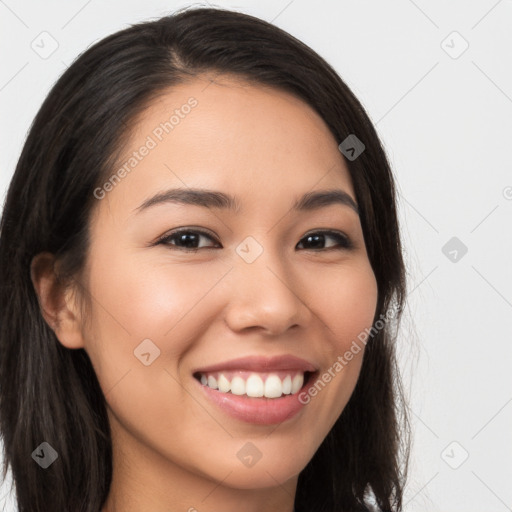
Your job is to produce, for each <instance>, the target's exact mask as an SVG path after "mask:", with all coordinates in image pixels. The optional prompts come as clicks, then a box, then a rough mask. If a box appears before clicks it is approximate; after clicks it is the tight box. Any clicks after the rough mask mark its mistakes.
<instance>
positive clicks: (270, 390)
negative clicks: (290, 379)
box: [265, 375, 283, 398]
mask: <svg viewBox="0 0 512 512" xmlns="http://www.w3.org/2000/svg"><path fill="white" fill-rule="evenodd" d="M282 394H283V385H282V383H281V379H280V378H279V377H278V376H277V375H269V376H268V377H267V380H266V381H265V396H266V397H267V398H277V397H280V396H281V395H282Z"/></svg>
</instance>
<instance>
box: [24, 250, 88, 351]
mask: <svg viewBox="0 0 512 512" xmlns="http://www.w3.org/2000/svg"><path fill="white" fill-rule="evenodd" d="M30 275H31V278H32V283H33V284H34V288H35V290H36V294H37V297H38V300H39V307H40V309H41V314H42V315H43V318H44V319H45V320H46V322H47V323H48V325H49V326H50V327H51V329H52V330H53V331H54V332H55V335H56V336H57V338H58V339H59V341H60V342H61V344H62V345H64V346H65V347H67V348H70V349H76V348H82V347H83V346H84V342H83V336H82V329H81V319H80V314H79V310H78V307H77V303H76V300H75V297H76V296H75V294H76V292H77V290H76V289H75V288H74V287H69V286H65V285H64V283H62V282H59V279H58V277H57V273H56V271H55V257H54V256H53V254H51V253H48V252H43V253H40V254H38V255H37V256H35V257H34V258H33V260H32V262H31V265H30Z"/></svg>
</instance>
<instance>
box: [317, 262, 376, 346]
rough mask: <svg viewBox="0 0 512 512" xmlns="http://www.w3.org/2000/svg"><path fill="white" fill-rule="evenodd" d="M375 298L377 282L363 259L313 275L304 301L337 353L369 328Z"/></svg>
mask: <svg viewBox="0 0 512 512" xmlns="http://www.w3.org/2000/svg"><path fill="white" fill-rule="evenodd" d="M313 290H314V291H313ZM377 295H378V290H377V282H376V279H375V275H374V273H373V271H372V268H371V266H370V263H369V262H368V261H367V260H366V261H354V262H351V264H350V265H349V264H347V265H346V266H340V267H339V268H338V269H336V270H332V271H326V272H323V273H322V272H318V273H317V274H316V275H315V287H312V292H311V294H310V297H309V299H308V300H309V303H311V304H314V305H315V312H316V313H317V314H318V316H319V317H320V319H321V320H322V321H323V323H324V325H325V326H326V328H327V334H328V335H329V336H330V339H331V346H332V348H334V349H336V352H337V353H339V352H340V351H345V350H346V348H347V347H348V346H350V345H351V343H352V341H353V340H354V339H356V340H357V337H358V335H359V334H360V333H361V332H364V329H365V328H370V327H371V325H372V322H373V319H374V316H375V311H376V307H377Z"/></svg>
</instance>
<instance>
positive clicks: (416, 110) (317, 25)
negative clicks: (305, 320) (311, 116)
mask: <svg viewBox="0 0 512 512" xmlns="http://www.w3.org/2000/svg"><path fill="white" fill-rule="evenodd" d="M212 4H213V2H212ZM186 5H191V4H190V3H188V2H177V1H174V0H167V1H164V0H145V1H144V2H141V1H140V0H122V1H121V0H115V1H114V0H112V1H110V2H101V1H99V0H89V1H87V0H73V1H64V0H60V1H55V0H54V1H46V2H36V1H35V0H24V1H23V2H16V1H14V0H1V1H0V41H1V55H2V65H1V67H0V106H1V116H0V120H1V121H0V122H1V125H2V137H1V138H0V192H1V196H2V205H3V199H4V197H5V193H6V190H7V186H8V183H9V181H10V179H11V176H12V173H13V172H14V168H15V165H16V162H17V159H18V157H19V154H20V151H21V148H22V145H23V142H24V140H25V136H26V133H27V130H28V128H29V126H30V123H31V122H32V119H33V118H34V116H35V114H36V112H37V110H38V109H39V107H40V105H41V103H42V101H43V99H44V98H45V96H46V94H47V93H48V91H49V89H50V87H51V86H52V85H53V83H54V82H55V81H56V79H57V78H58V77H59V76H60V75H61V73H62V72H63V71H64V70H65V69H66V68H67V67H68V66H69V65H70V64H71V62H72V61H73V60H74V59H75V57H76V56H77V55H78V54H79V53H81V52H82V51H84V50H85V49H86V48H87V47H89V46H90V45H91V44H93V43H94V42H96V41H98V40H99V39H102V38H103V37H104V36H106V35H109V34H111V33H113V32H115V31H117V30H119V29H121V28H124V27H126V26H127V25H128V24H131V23H135V22H138V21H141V20H146V19H150V18H153V19H154V18H156V17H159V16H162V15H164V14H169V13H172V12H173V11H175V10H176V9H178V8H181V7H184V6H186ZM194 5H200V4H198V3H196V4H194ZM201 5H205V6H206V5H207V4H206V3H204V4H201ZM213 5H215V6H219V7H226V8H231V9H235V10H239V11H242V12H246V13H248V14H252V15H255V16H258V17H260V18H262V19H265V20H267V21H270V22H272V23H274V24H276V25H278V26H279V27H281V28H283V29H285V30H287V31H288V32H290V33H291V34H293V35H294V36H296V37H298V38H299V39H300V40H302V41H304V42H305V43H306V44H308V45H309V46H311V47H312V48H313V49H314V50H315V51H317V52H318V53H319V54H320V55H321V56H323V57H324V58H325V59H326V60H327V61H328V62H329V63H330V64H331V65H332V66H333V67H334V68H335V69H336V70H337V72H338V73H339V74H340V75H341V77H342V78H343V79H344V80H345V81H346V83H347V84H348V85H349V87H351V89H352V90H353V91H354V93H355V94H356V96H357V97H358V98H359V100H360V101H361V102H362V104H363V105H364V107H365V108H366V109H367V111H368V113H369V115H370V117H371V119H372V120H373V122H374V123H375V124H376V127H377V130H378V132H379V135H380V137H381V139H382V140H383V142H384V145H385V148H386V151H387V153H388V155H389V158H390V161H391V165H392V167H393V169H394V172H395V175H396V177H397V182H398V189H399V215H400V223H401V228H402V236H403V240H404V246H405V252H406V254H405V258H406V265H407V267H408V279H409V284H408V289H409V294H408V298H407V299H408V307H407V311H406V314H405V317H404V322H403V326H402V331H401V335H400V338H399V355H400V361H401V368H402V372H403V374H404V380H405V384H406V388H407V389H408V393H409V396H410V405H411V419H412V425H413V436H414V439H413V440H414V444H413V451H412V458H411V472H410V478H409V483H408V486H407V489H406V495H405V503H406V506H405V510H406V512H438V511H439V512H440V511H450V512H481V511H486V512H502V511H505V510H512V508H511V507H512V487H511V486H510V482H511V481H512V480H511V479H512V438H511V435H510V433H511V432H512V382H511V379H510V370H509V365H510V364H511V362H512V361H511V359H512V358H511V355H512V327H511V325H512V322H511V321H510V319H511V318H512V258H511V256H510V255H511V254H512V222H511V221H512V153H511V152H510V147H511V142H510V139H511V136H512V67H511V65H510V64H511V62H512V31H511V30H510V27H511V22H512V1H510V0H501V1H496V0H481V1H470V2H468V1H462V0H459V1H454V2H450V3H448V2H444V1H441V0H435V1H426V0H415V1H413V0H391V1H386V2H379V1H376V0H375V1H361V0H359V1H356V0H352V1H348V0H342V1H339V0H338V1H337V0H329V1H323V2H312V1H307V0H291V1H290V0H279V1H277V0H274V1H271V0H265V1H261V0H260V1H256V0H253V1H246V2H230V1H220V0H219V1H218V2H217V3H215V4H213ZM30 456H31V454H30V453H27V457H30ZM2 507H3V510H4V511H5V512H12V511H14V510H16V506H15V504H14V501H13V499H12V496H10V495H9V493H8V490H7V487H6V486H4V487H3V488H1V489H0V509H1V508H2Z"/></svg>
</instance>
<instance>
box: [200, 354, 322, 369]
mask: <svg viewBox="0 0 512 512" xmlns="http://www.w3.org/2000/svg"><path fill="white" fill-rule="evenodd" d="M222 370H247V371H255V372H265V371H267V372H268V371H276V370H300V371H303V372H315V371H316V370H317V369H316V367H315V366H314V365H313V364H312V363H310V362H309V361H306V360H305V359H301V358H300V357H296V356H292V355H290V354H284V355H281V356H275V357H265V356H247V357H240V358H238V359H231V360H230V361H225V362H223V363H217V364H213V365H211V366H205V367H203V368H197V369H196V370H194V373H207V372H218V371H222Z"/></svg>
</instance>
